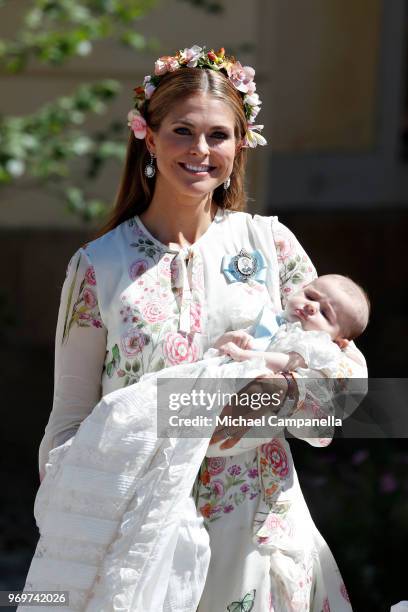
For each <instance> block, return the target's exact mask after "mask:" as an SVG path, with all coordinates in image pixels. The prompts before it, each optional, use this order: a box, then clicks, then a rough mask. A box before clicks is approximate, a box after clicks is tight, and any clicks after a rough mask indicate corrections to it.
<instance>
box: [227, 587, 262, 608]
mask: <svg viewBox="0 0 408 612" xmlns="http://www.w3.org/2000/svg"><path fill="white" fill-rule="evenodd" d="M255 593H256V589H252V591H249V593H247V594H246V595H245V596H244V598H243V599H241V601H233V602H232V603H230V605H229V606H227V610H228V612H251V610H252V608H253V607H254V603H255Z"/></svg>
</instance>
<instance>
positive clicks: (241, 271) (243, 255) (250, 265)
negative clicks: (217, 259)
mask: <svg viewBox="0 0 408 612" xmlns="http://www.w3.org/2000/svg"><path fill="white" fill-rule="evenodd" d="M231 265H232V266H233V268H234V270H235V272H236V274H237V275H238V276H239V279H240V280H242V281H246V280H249V279H250V278H252V277H253V276H255V274H256V272H257V270H258V261H257V259H256V257H254V255H251V253H248V251H246V250H245V249H241V250H240V252H239V253H238V255H234V257H232V259H231Z"/></svg>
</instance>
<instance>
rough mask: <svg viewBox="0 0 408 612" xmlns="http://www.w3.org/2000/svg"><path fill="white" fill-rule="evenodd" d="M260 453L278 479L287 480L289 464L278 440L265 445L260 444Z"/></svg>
mask: <svg viewBox="0 0 408 612" xmlns="http://www.w3.org/2000/svg"><path fill="white" fill-rule="evenodd" d="M261 451H262V454H263V455H264V457H265V458H266V459H267V460H268V463H269V465H270V467H271V469H272V471H273V472H274V473H275V474H276V475H277V476H279V478H287V477H288V476H289V463H288V457H287V455H286V452H285V449H284V448H283V446H282V444H281V443H280V442H279V441H278V440H272V441H271V442H267V443H266V444H262V446H261Z"/></svg>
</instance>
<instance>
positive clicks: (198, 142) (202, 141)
mask: <svg viewBox="0 0 408 612" xmlns="http://www.w3.org/2000/svg"><path fill="white" fill-rule="evenodd" d="M191 152H192V153H195V154H196V155H197V154H200V155H206V154H207V153H208V142H207V138H206V137H205V134H201V136H197V138H195V139H194V143H193V145H192V148H191Z"/></svg>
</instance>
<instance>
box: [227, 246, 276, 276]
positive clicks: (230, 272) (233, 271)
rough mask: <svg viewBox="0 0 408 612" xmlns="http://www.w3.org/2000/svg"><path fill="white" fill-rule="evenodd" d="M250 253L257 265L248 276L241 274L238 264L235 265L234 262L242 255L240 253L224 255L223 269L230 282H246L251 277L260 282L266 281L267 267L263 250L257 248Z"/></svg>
mask: <svg viewBox="0 0 408 612" xmlns="http://www.w3.org/2000/svg"><path fill="white" fill-rule="evenodd" d="M248 255H250V256H251V258H253V259H254V263H255V265H254V272H250V273H249V274H248V275H247V276H244V275H243V274H241V273H240V272H239V270H237V268H236V265H234V263H235V264H236V262H237V259H238V258H239V257H240V255H239V254H237V255H224V257H223V258H222V264H221V269H222V271H223V273H224V274H225V276H226V278H227V280H228V281H229V282H232V283H234V282H237V281H241V282H245V281H246V280H249V279H253V280H256V281H258V283H265V282H266V272H267V267H266V262H265V259H264V257H263V255H262V253H261V251H258V250H256V251H252V252H251V253H249V252H248Z"/></svg>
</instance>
